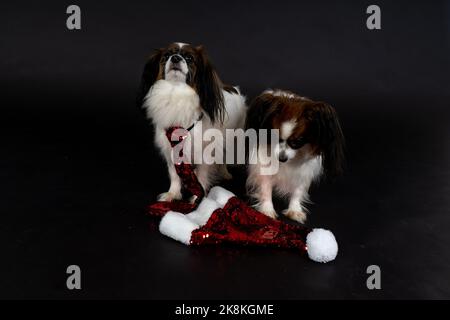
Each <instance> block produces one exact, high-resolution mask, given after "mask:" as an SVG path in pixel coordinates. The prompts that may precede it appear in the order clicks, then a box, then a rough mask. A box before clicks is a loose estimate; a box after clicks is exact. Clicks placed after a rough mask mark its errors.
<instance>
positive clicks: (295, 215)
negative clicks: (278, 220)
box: [283, 209, 306, 224]
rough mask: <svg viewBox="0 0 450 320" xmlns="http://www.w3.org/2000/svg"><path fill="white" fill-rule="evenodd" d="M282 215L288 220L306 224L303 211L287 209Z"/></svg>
mask: <svg viewBox="0 0 450 320" xmlns="http://www.w3.org/2000/svg"><path fill="white" fill-rule="evenodd" d="M283 214H284V215H285V216H286V217H288V218H289V219H292V220H294V221H297V222H300V223H302V224H303V223H305V222H306V213H304V212H303V211H295V210H289V209H287V210H285V211H283Z"/></svg>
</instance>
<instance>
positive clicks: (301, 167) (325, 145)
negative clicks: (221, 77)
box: [246, 90, 344, 223]
mask: <svg viewBox="0 0 450 320" xmlns="http://www.w3.org/2000/svg"><path fill="white" fill-rule="evenodd" d="M246 128H247V129H250V128H252V129H256V130H258V129H278V130H279V141H269V142H268V143H267V145H262V144H261V142H258V143H257V146H256V148H257V150H259V149H261V148H266V149H267V147H268V146H270V150H273V152H272V153H274V154H273V157H275V158H278V160H279V161H280V163H279V167H278V171H277V172H276V173H275V174H272V175H263V174H261V171H260V164H258V163H255V164H249V166H248V178H247V187H248V190H249V193H250V195H251V196H253V197H254V198H256V200H257V203H256V208H257V209H258V210H259V211H261V212H263V213H264V214H266V215H267V216H269V217H272V218H277V217H278V216H277V213H276V212H275V209H274V206H273V202H272V190H275V191H276V192H277V193H278V194H279V195H281V196H285V197H289V198H290V200H289V206H288V208H287V209H286V210H285V211H283V214H284V215H286V216H287V217H289V218H290V219H293V220H295V221H298V222H300V223H304V222H305V221H306V209H305V207H304V204H305V203H306V202H308V189H309V187H310V185H311V183H312V182H313V181H315V180H317V179H318V178H319V177H320V176H321V175H322V174H325V175H328V176H334V175H336V174H338V173H340V172H341V170H342V162H343V146H344V137H343V134H342V130H341V126H340V124H339V120H338V117H337V114H336V112H335V110H334V109H333V108H332V107H331V106H330V105H328V104H326V103H324V102H317V101H313V100H310V99H308V98H305V97H301V96H299V95H297V94H294V93H292V92H289V91H283V90H267V91H264V92H263V93H262V94H261V95H259V96H258V97H256V98H255V99H254V101H253V102H252V104H251V105H250V108H249V110H248V113H247V121H246ZM273 144H275V145H273ZM266 151H267V150H266ZM253 154H255V152H253Z"/></svg>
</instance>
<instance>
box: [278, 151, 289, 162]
mask: <svg viewBox="0 0 450 320" xmlns="http://www.w3.org/2000/svg"><path fill="white" fill-rule="evenodd" d="M278 160H280V161H281V162H286V161H288V158H287V156H286V154H284V153H280V155H279V156H278Z"/></svg>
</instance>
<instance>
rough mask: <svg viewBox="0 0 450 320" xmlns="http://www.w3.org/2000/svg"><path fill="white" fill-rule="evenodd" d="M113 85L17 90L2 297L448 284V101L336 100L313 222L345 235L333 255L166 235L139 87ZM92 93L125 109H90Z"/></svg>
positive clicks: (226, 294)
mask: <svg viewBox="0 0 450 320" xmlns="http://www.w3.org/2000/svg"><path fill="white" fill-rule="evenodd" d="M105 97H106V98H104V97H103V98H102V97H100V96H98V97H95V96H93V95H92V94H89V93H86V94H85V95H77V97H75V96H73V97H70V99H66V104H68V105H67V106H66V108H64V109H63V110H62V109H58V103H59V102H60V98H61V97H57V96H55V97H54V98H48V97H47V98H46V99H45V100H42V101H40V100H39V97H37V98H36V97H34V98H33V99H30V97H22V98H20V99H19V100H18V101H17V103H18V104H20V105H23V106H28V107H26V108H25V107H24V108H23V109H15V110H14V112H13V111H11V110H8V109H6V113H5V114H4V116H3V117H2V120H1V122H2V123H1V128H2V137H3V138H6V139H2V140H3V142H2V157H1V158H0V177H1V181H2V183H1V184H0V186H1V194H2V201H1V203H0V208H1V209H0V212H1V216H0V219H1V223H0V230H1V232H0V237H1V238H0V247H1V255H2V259H1V260H2V261H1V264H0V273H1V274H2V277H0V297H3V298H5V297H8V298H74V297H83V298H167V299H173V298H181V299H185V298H283V299H284V298H286V299H295V298H338V299H339V298H449V297H450V277H449V275H450V267H449V265H450V250H448V247H449V246H450V236H449V233H448V232H447V230H448V229H449V227H450V209H449V208H450V154H449V150H448V146H449V145H450V129H449V127H448V121H447V120H448V118H449V116H450V114H449V111H448V109H445V108H444V107H445V106H444V105H439V103H438V102H435V104H434V107H433V108H428V109H427V112H426V114H424V113H423V109H422V102H421V101H415V102H411V101H409V102H408V103H407V105H406V103H405V107H404V108H398V104H401V103H404V102H402V101H401V99H392V100H384V101H383V107H382V108H379V107H378V108H377V107H376V106H377V105H378V104H379V101H372V102H371V103H372V104H373V105H370V104H367V103H366V102H364V101H357V102H354V101H344V100H342V101H335V103H334V105H335V107H336V109H337V110H338V111H339V113H340V115H341V119H342V124H343V127H344V130H345V134H346V137H347V169H346V172H345V175H344V176H343V177H342V178H340V179H339V180H338V181H337V182H336V183H334V184H323V185H321V186H318V187H315V188H314V189H313V190H312V200H313V201H314V202H315V204H314V205H311V206H310V209H311V212H312V214H311V215H310V220H309V223H310V225H312V226H322V227H326V228H330V229H331V230H333V231H334V233H335V235H336V237H337V239H338V242H339V246H340V251H339V255H338V258H337V260H336V261H335V262H333V263H330V264H327V265H321V264H316V263H314V262H311V261H309V260H308V259H307V258H305V257H304V256H301V255H300V254H298V253H296V252H291V251H285V250H276V249H265V248H241V247H229V246H221V247H203V248H188V247H186V246H184V245H181V244H179V243H177V242H175V241H173V240H170V239H168V238H165V237H163V236H162V235H160V234H159V232H158V230H157V222H156V221H154V220H152V219H151V218H149V217H146V216H145V215H144V211H143V208H144V207H145V205H146V204H148V203H149V202H151V201H153V200H154V197H155V196H156V194H158V193H159V192H161V191H164V190H165V188H166V187H167V185H168V181H167V177H166V174H165V169H164V164H163V163H162V162H161V161H160V158H159V156H158V154H157V153H156V152H155V150H154V149H153V146H152V143H151V141H152V138H151V130H150V128H149V127H148V126H147V125H146V123H145V121H144V119H143V118H142V115H141V114H140V113H139V110H137V109H135V108H134V106H133V99H132V95H131V94H130V95H129V96H127V95H124V96H123V98H121V99H113V98H108V97H107V95H105ZM87 100H89V102H88V103H91V104H92V105H93V106H98V105H105V106H110V107H111V109H110V110H116V111H112V112H102V111H106V108H105V109H103V110H102V108H97V109H96V110H98V111H97V112H92V110H91V111H90V112H89V113H88V112H86V113H83V112H80V110H79V109H77V105H79V104H81V103H87V102H86V101H87ZM31 103H36V104H39V105H41V106H43V105H46V107H41V108H36V109H33V108H30V107H29V104H31ZM362 105H364V106H365V108H364V112H362V111H361V110H362V109H361V106H362ZM394 105H395V106H397V107H396V108H394V107H392V108H391V106H394ZM18 110H21V111H23V112H18ZM86 110H88V109H86ZM371 110H372V111H371ZM8 111H9V112H8ZM241 171H242V170H241V169H236V168H235V169H233V172H234V173H235V176H237V177H239V179H236V180H235V181H234V182H233V183H232V184H228V185H227V186H228V187H229V188H231V189H233V190H234V191H236V192H238V193H239V192H241V191H242V184H243V174H242V172H241ZM71 264H76V265H79V266H80V267H81V269H82V290H81V291H77V292H74V291H69V290H67V289H66V287H65V280H66V276H67V275H66V273H65V270H66V267H67V266H68V265H71ZM372 264H375V265H378V266H380V268H381V272H382V278H381V284H382V289H381V290H374V291H370V290H368V289H367V288H366V279H367V277H368V275H367V274H366V268H367V267H368V266H369V265H372Z"/></svg>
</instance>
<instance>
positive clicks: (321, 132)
mask: <svg viewBox="0 0 450 320" xmlns="http://www.w3.org/2000/svg"><path fill="white" fill-rule="evenodd" d="M306 113H307V115H306V116H307V118H308V120H309V121H310V123H311V126H310V129H311V131H310V134H311V138H312V139H314V140H315V142H316V144H317V146H318V147H319V150H320V153H321V155H322V165H323V168H324V172H325V175H326V176H327V177H328V178H331V179H332V178H334V177H336V176H337V175H340V174H342V171H343V165H344V144H345V143H344V134H343V133H342V129H341V125H340V123H339V119H338V116H337V113H336V111H335V110H334V108H333V107H332V106H330V105H329V104H327V103H325V102H315V103H314V104H313V105H312V106H311V107H310V108H309V109H308V110H307V111H306Z"/></svg>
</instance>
